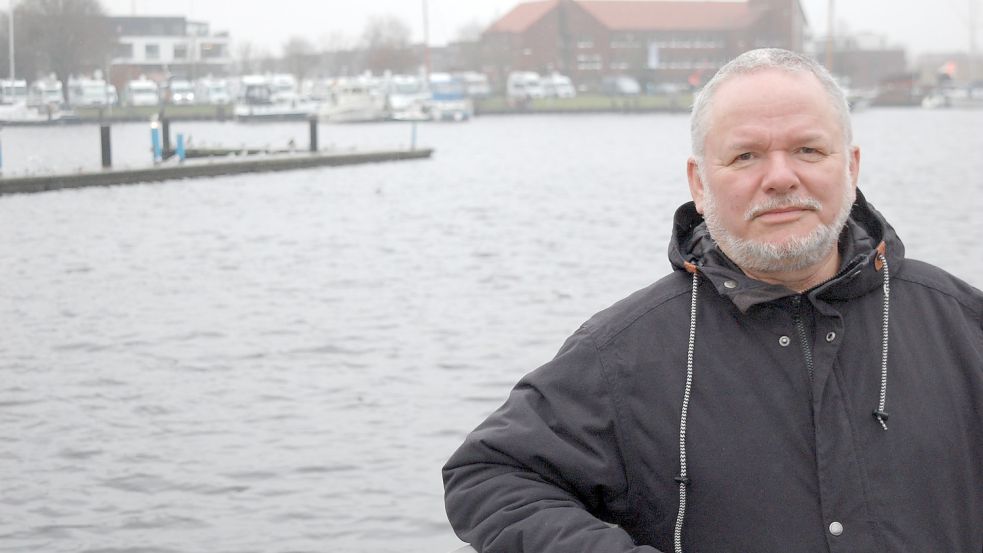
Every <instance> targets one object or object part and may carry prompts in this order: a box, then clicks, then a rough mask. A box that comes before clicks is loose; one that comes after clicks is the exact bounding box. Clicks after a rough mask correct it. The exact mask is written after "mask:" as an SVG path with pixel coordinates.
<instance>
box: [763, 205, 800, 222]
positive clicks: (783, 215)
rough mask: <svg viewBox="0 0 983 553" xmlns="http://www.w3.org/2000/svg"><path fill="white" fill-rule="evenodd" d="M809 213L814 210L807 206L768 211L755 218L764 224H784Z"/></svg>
mask: <svg viewBox="0 0 983 553" xmlns="http://www.w3.org/2000/svg"><path fill="white" fill-rule="evenodd" d="M809 211H812V208H809V207H805V206H801V207H782V208H778V209H769V210H768V211H764V212H762V213H759V214H758V215H756V216H755V217H754V218H755V219H758V220H760V221H761V222H764V223H784V222H788V221H793V220H795V219H798V218H799V217H801V216H802V215H803V214H804V213H806V212H809Z"/></svg>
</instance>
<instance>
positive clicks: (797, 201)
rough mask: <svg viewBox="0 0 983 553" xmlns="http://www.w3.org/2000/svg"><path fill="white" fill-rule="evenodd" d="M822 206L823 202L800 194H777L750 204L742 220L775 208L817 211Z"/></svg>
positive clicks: (747, 219)
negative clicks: (755, 203) (763, 200)
mask: <svg viewBox="0 0 983 553" xmlns="http://www.w3.org/2000/svg"><path fill="white" fill-rule="evenodd" d="M822 208H823V204H822V203H821V202H820V201H819V200H816V199H814V198H804V197H801V196H779V197H777V198H771V199H769V200H767V201H765V202H762V203H760V204H757V205H753V206H751V207H750V208H749V209H748V210H747V211H746V212H745V213H744V220H745V221H750V220H752V219H754V218H755V217H757V216H758V215H761V214H762V213H766V212H768V211H773V210H775V209H809V210H812V211H819V210H820V209H822Z"/></svg>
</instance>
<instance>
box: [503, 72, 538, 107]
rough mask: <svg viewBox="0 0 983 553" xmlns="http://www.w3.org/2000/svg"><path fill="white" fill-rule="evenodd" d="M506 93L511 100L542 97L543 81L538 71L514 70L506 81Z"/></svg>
mask: <svg viewBox="0 0 983 553" xmlns="http://www.w3.org/2000/svg"><path fill="white" fill-rule="evenodd" d="M505 94H506V96H507V97H508V99H509V100H510V101H526V100H533V99H536V98H542V97H543V96H544V94H543V83H542V80H541V79H540V78H539V74H538V73H534V72H532V71H513V72H512V73H509V78H508V80H507V81H506V83H505Z"/></svg>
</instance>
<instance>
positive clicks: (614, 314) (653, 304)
mask: <svg viewBox="0 0 983 553" xmlns="http://www.w3.org/2000/svg"><path fill="white" fill-rule="evenodd" d="M688 277H689V275H688V274H686V273H684V272H682V271H673V272H672V273H670V274H668V275H666V276H664V277H662V278H661V279H659V280H658V281H656V282H654V283H652V284H650V285H649V286H646V287H645V288H642V289H641V290H638V291H636V292H634V293H632V294H631V295H629V296H627V297H625V298H624V299H622V300H620V301H618V302H616V303H614V304H613V305H611V306H610V307H608V308H607V309H604V310H602V311H600V312H598V313H597V314H595V315H594V316H593V317H591V318H590V319H589V320H588V321H587V322H586V323H584V329H585V330H586V331H587V332H589V333H590V335H591V336H592V337H593V339H594V341H595V343H596V344H597V346H598V347H603V346H604V345H606V344H607V343H608V342H609V341H610V340H611V339H612V338H614V337H615V336H617V335H618V334H620V333H622V332H624V331H625V330H626V329H628V328H630V327H632V326H633V325H636V324H639V321H641V320H646V321H650V320H651V316H653V315H658V314H659V313H660V312H664V313H665V314H666V316H670V317H676V316H680V315H682V316H685V313H681V312H680V313H677V310H678V308H680V307H686V308H687V309H688V306H689V299H688V296H689V294H690V293H691V291H692V288H691V286H692V280H691V279H690V278H688ZM681 296H685V298H683V299H682V300H681V301H673V300H676V299H678V298H680V297H681ZM655 318H656V319H661V317H658V316H656V317H655ZM684 320H685V319H684Z"/></svg>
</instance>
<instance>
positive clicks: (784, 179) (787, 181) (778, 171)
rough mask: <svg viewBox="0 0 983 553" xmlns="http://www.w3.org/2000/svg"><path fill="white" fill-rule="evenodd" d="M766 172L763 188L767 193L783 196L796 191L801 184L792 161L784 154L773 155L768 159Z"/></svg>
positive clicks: (762, 180) (763, 178)
mask: <svg viewBox="0 0 983 553" xmlns="http://www.w3.org/2000/svg"><path fill="white" fill-rule="evenodd" d="M764 171H765V174H764V175H763V176H762V178H761V186H762V187H763V188H765V189H766V190H767V191H772V192H777V193H779V194H783V193H786V192H790V191H792V190H795V189H796V188H797V187H798V186H799V184H800V182H799V175H798V174H796V172H795V169H794V167H793V166H792V160H791V159H789V156H788V155H787V154H785V153H784V152H773V153H771V154H770V155H769V156H768V157H767V161H766V163H765V166H764Z"/></svg>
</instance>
